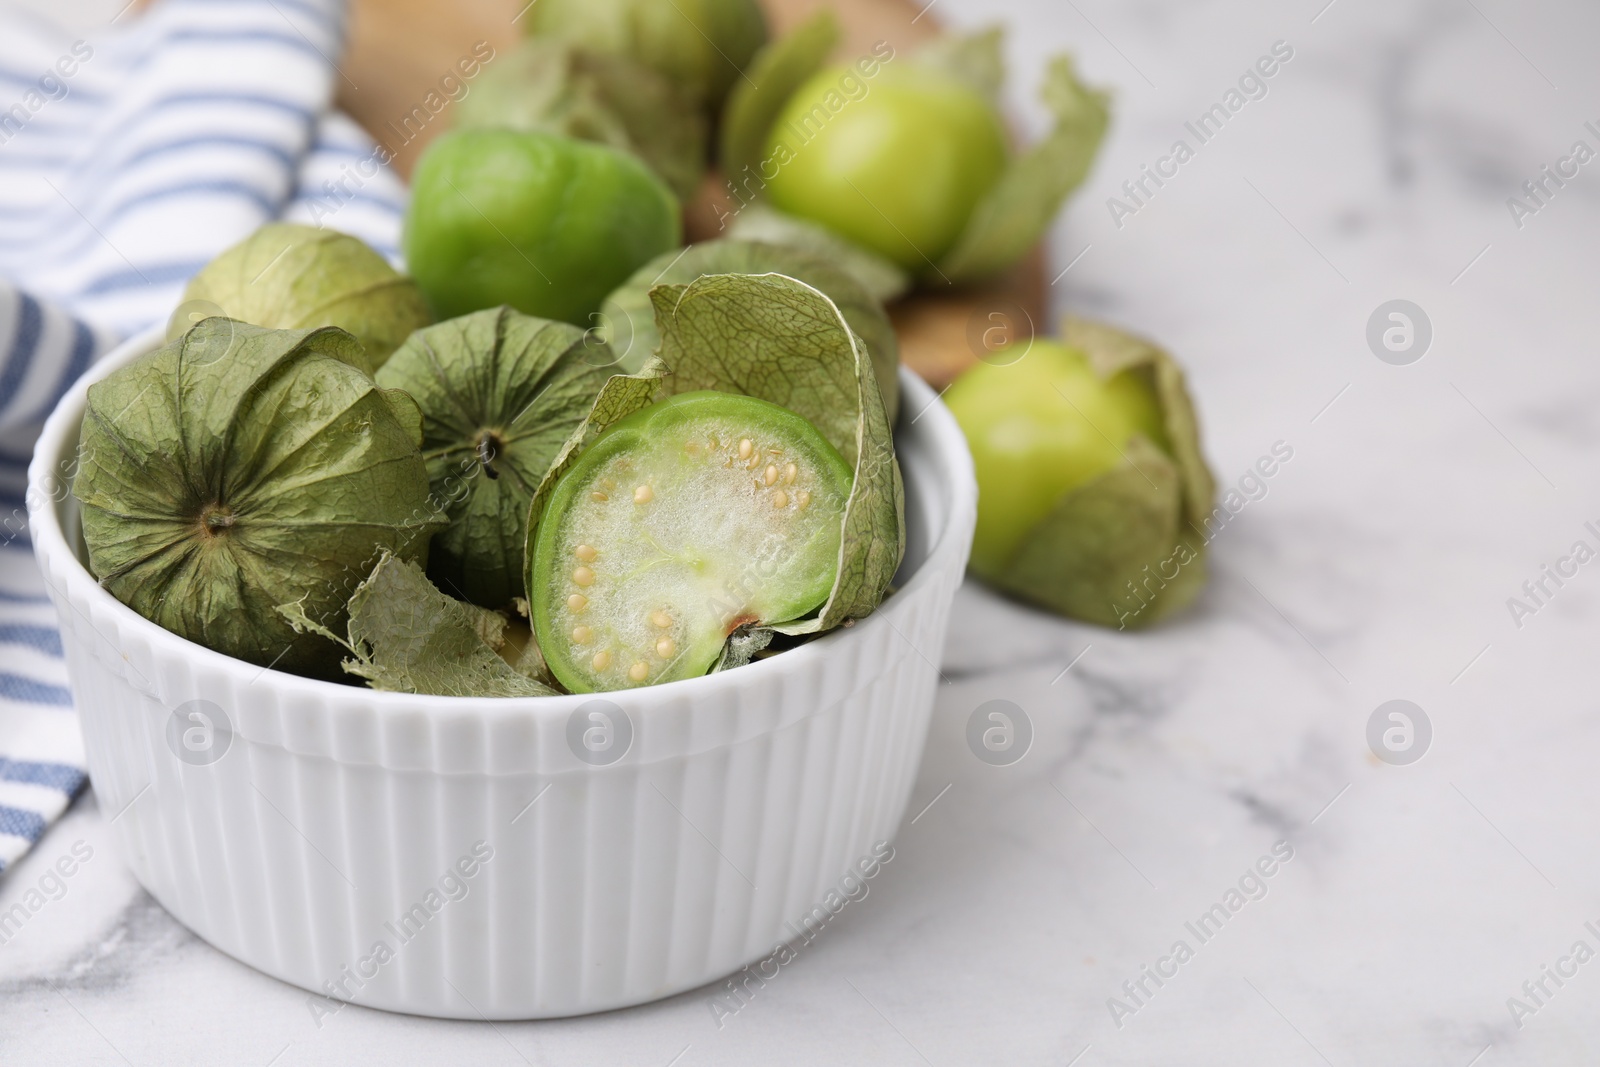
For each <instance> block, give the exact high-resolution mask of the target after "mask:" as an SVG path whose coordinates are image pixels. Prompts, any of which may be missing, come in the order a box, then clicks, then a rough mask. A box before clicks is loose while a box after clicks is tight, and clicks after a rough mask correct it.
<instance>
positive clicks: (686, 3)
mask: <svg viewBox="0 0 1600 1067" xmlns="http://www.w3.org/2000/svg"><path fill="white" fill-rule="evenodd" d="M528 32H529V33H533V34H539V35H542V36H550V37H558V38H561V39H562V40H566V41H571V42H572V43H574V44H577V45H580V46H582V47H584V48H587V49H590V50H591V51H595V52H602V53H611V54H613V55H622V56H627V57H628V58H630V59H634V60H637V61H638V62H640V63H643V64H644V65H645V66H647V67H651V68H653V69H654V70H656V71H658V72H660V73H661V74H664V75H666V76H667V77H668V78H671V79H672V80H673V81H675V82H677V83H678V84H679V85H681V86H682V87H683V88H684V89H686V90H687V91H688V92H689V93H690V94H691V95H692V96H693V97H694V98H695V99H696V100H699V101H701V102H703V103H704V105H705V106H706V107H707V108H708V109H711V110H715V109H716V108H717V107H719V106H720V105H721V103H722V98H723V97H724V96H726V95H727V92H728V88H729V87H730V86H731V85H732V84H733V83H734V82H735V81H736V80H737V79H738V78H739V75H740V72H741V71H742V70H743V69H744V68H745V67H746V66H747V65H748V64H749V62H750V58H751V57H752V56H754V55H755V53H756V50H757V49H759V48H760V47H761V46H762V45H763V44H765V43H766V41H767V21H766V18H765V17H764V16H763V15H762V13H761V6H760V5H759V4H757V3H756V0H539V2H538V3H536V4H534V5H533V6H532V8H531V9H530V10H529V12H528Z"/></svg>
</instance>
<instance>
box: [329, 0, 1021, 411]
mask: <svg viewBox="0 0 1600 1067" xmlns="http://www.w3.org/2000/svg"><path fill="white" fill-rule="evenodd" d="M535 2H537V0H535ZM762 3H763V6H764V7H765V8H766V11H767V17H768V19H769V21H770V24H771V27H772V32H773V34H774V35H775V36H776V35H780V34H782V33H785V32H787V31H788V30H789V29H791V28H792V27H794V26H796V25H798V24H799V23H800V22H802V21H804V20H805V19H806V18H808V17H809V16H810V15H812V14H813V13H814V12H816V11H817V10H819V9H821V8H824V7H831V8H833V10H834V11H835V13H836V14H837V15H838V18H839V22H840V25H841V27H842V29H843V31H844V33H843V40H842V42H841V45H840V49H839V51H840V53H841V55H842V56H847V57H848V56H855V55H860V54H862V53H864V52H867V51H870V50H871V48H872V45H873V44H874V43H875V42H877V41H888V42H889V43H890V44H891V45H893V46H894V47H895V49H896V51H901V50H905V49H912V48H915V47H916V46H917V45H918V44H921V43H922V42H924V41H926V40H928V39H929V38H930V37H932V36H933V35H934V34H935V33H937V32H938V30H939V27H938V25H937V24H936V23H935V21H934V16H933V15H932V14H929V13H927V12H926V11H925V10H923V9H922V7H921V6H920V5H919V4H916V3H912V2H911V0H762ZM531 6H532V5H531V4H528V3H527V2H526V0H455V2H453V3H440V2H439V0H353V2H352V4H351V17H350V41H349V45H348V47H347V49H346V51H345V55H344V58H343V60H342V61H341V63H340V65H339V66H340V93H339V104H340V106H341V107H343V108H344V109H345V110H346V111H348V112H349V113H350V114H351V115H353V116H354V117H355V119H356V120H357V121H358V122H360V123H361V124H362V125H363V126H365V127H366V128H367V130H368V131H369V132H370V133H371V134H372V135H373V136H374V137H376V138H377V139H378V140H380V141H381V142H383V143H384V144H386V145H388V146H389V148H390V149H391V150H392V151H394V153H395V167H396V168H397V169H398V170H399V172H400V173H401V174H402V175H404V176H409V175H410V173H411V168H412V166H413V165H414V164H415V163H416V160H417V157H418V155H420V154H421V152H422V150H423V149H424V148H426V147H427V145H428V143H429V142H430V141H432V140H433V139H434V138H435V137H437V136H438V135H439V134H441V133H443V132H444V131H445V130H447V129H449V126H450V107H449V104H448V102H447V101H448V99H449V95H450V94H449V92H448V91H447V90H448V89H449V88H450V87H451V83H449V82H445V84H444V85H443V86H441V82H442V81H444V80H445V79H448V78H450V77H452V76H459V72H458V70H457V64H458V63H459V62H460V61H462V60H463V59H468V58H470V57H471V56H472V55H473V51H474V48H475V47H477V48H479V50H480V51H479V53H478V54H479V55H482V54H484V53H483V51H482V45H484V44H487V45H488V46H489V47H490V48H493V49H494V50H495V52H496V53H502V52H505V51H506V50H508V49H510V48H512V47H514V46H515V45H516V43H517V41H518V40H520V39H521V37H522V31H523V29H524V22H523V16H524V15H525V14H526V12H527V10H528V8H530V7H531ZM491 62H492V60H491ZM468 91H469V92H470V85H469V87H468ZM456 92H457V93H459V92H460V89H459V88H457V89H456ZM430 94H433V95H432V97H431V100H430ZM430 103H431V104H432V105H433V106H434V107H438V108H439V110H438V113H437V114H433V113H432V112H431V111H430V110H429V108H428V105H429V104H430ZM441 104H442V105H443V106H442V107H441V106H440V105H441ZM419 108H420V109H421V110H420V111H419V110H418V109H419ZM419 115H420V116H426V117H427V120H426V121H425V122H419V121H418V117H419ZM720 184H721V183H720V181H719V180H717V179H716V178H714V177H713V178H709V179H708V180H707V182H706V186H705V192H704V195H703V196H702V197H701V199H700V200H699V201H698V202H697V203H696V204H693V205H690V207H689V209H688V210H687V211H686V212H685V223H686V229H687V231H688V235H689V237H690V238H691V239H697V240H699V239H705V238H708V237H712V236H715V226H714V223H712V222H711V221H710V220H714V219H715V218H716V212H715V210H714V208H713V206H712V205H713V204H714V203H715V198H716V196H717V189H718V188H719V186H720ZM1044 290H1045V285H1044V258H1043V254H1042V251H1041V250H1037V249H1036V250H1035V251H1034V253H1033V254H1032V255H1031V256H1029V257H1028V259H1027V260H1025V261H1024V263H1023V264H1022V265H1021V266H1020V267H1018V268H1017V269H1016V270H1013V271H1012V272H1010V273H1009V274H1008V275H1006V276H1004V277H1002V278H999V279H997V280H996V281H994V282H992V283H990V284H988V285H986V286H984V287H982V288H979V289H967V290H960V291H948V292H943V293H936V292H921V293H917V294H914V295H913V296H911V297H908V298H906V299H904V300H901V301H899V302H897V303H896V304H895V306H894V307H892V308H890V313H891V315H892V316H893V317H894V322H895V328H896V330H897V332H898V333H899V335H900V347H901V355H902V358H903V359H904V360H905V362H906V363H907V364H908V365H909V366H910V367H911V368H912V369H913V370H915V371H916V372H917V373H918V374H920V375H921V376H922V377H923V379H924V380H926V381H928V382H929V383H930V384H932V385H933V386H934V387H936V388H942V387H944V386H945V385H947V384H949V383H950V381H951V380H953V379H954V378H955V376H956V375H957V374H959V373H961V371H963V370H965V369H966V368H967V367H969V366H971V365H972V364H973V363H974V362H976V361H977V359H978V357H979V356H981V355H983V354H984V353H985V352H987V351H992V350H993V349H994V348H995V347H997V346H998V345H999V344H1002V343H1005V342H1008V341H1012V340H1016V339H1017V338H1019V337H1026V336H1030V335H1031V333H1032V331H1033V330H1036V329H1037V330H1039V331H1044V330H1045V329H1046V328H1047V323H1046V321H1045V305H1046V301H1045V294H1044Z"/></svg>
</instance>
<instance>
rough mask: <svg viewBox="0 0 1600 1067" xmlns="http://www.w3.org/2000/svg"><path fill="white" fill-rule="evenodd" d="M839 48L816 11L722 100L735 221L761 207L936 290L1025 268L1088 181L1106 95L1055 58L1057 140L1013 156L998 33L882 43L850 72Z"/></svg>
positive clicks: (1052, 97) (1051, 76)
mask: <svg viewBox="0 0 1600 1067" xmlns="http://www.w3.org/2000/svg"><path fill="white" fill-rule="evenodd" d="M838 38H839V33H838V29H837V24H836V21H835V20H834V18H833V16H832V15H831V14H830V13H828V12H822V13H819V14H818V15H816V16H815V17H813V18H812V19H811V20H810V21H808V22H806V23H804V24H803V25H801V26H800V27H798V28H797V29H795V30H794V31H793V32H791V33H790V34H788V35H786V36H785V37H783V38H781V39H780V40H778V41H775V42H773V43H772V44H771V45H769V46H767V47H766V48H764V49H763V50H762V51H761V53H760V54H759V55H757V57H756V58H755V60H754V61H753V63H752V64H751V69H750V73H749V76H748V79H747V80H746V79H742V80H741V81H740V82H739V83H738V84H737V85H735V87H734V89H733V91H732V93H731V94H730V95H729V98H728V104H727V107H726V108H725V109H724V112H723V116H722V124H721V130H720V145H719V161H720V164H721V168H722V171H723V173H724V174H725V175H727V176H728V179H729V184H730V190H729V191H730V192H731V193H732V194H733V195H735V196H736V197H737V199H738V200H739V201H740V213H742V212H743V211H744V210H746V208H747V207H748V206H750V204H749V202H751V201H758V200H764V201H766V202H767V203H769V204H770V205H771V206H772V207H773V208H776V209H777V210H778V211H780V212H782V213H784V214H786V215H788V216H790V217H794V218H798V219H800V220H804V221H807V222H810V223H815V224H820V225H821V226H823V227H826V228H827V229H828V230H829V231H831V232H832V233H834V234H835V235H837V236H838V237H839V238H841V239H843V240H845V241H848V242H849V243H851V244H852V245H853V246H855V247H856V248H858V249H860V250H861V252H863V253H868V254H870V255H872V256H873V257H875V258H877V259H879V260H886V261H888V263H889V264H892V265H894V266H897V267H898V268H899V269H901V270H903V271H904V272H906V273H907V274H909V275H911V276H913V277H914V278H916V279H918V280H920V281H921V282H922V283H924V284H930V285H960V284H964V283H968V282H972V281H976V280H979V279H982V278H986V277H989V276H992V275H994V274H996V273H998V272H1000V271H1003V270H1005V269H1006V268H1008V267H1010V266H1011V265H1012V264H1014V263H1016V262H1017V261H1018V260H1019V259H1021V258H1022V257H1023V256H1024V255H1026V254H1027V252H1028V250H1029V249H1031V248H1032V247H1033V246H1034V245H1035V244H1037V243H1038V241H1039V240H1040V238H1042V237H1043V236H1044V234H1045V232H1046V230H1048V229H1049V226H1050V223H1051V221H1052V220H1053V219H1054V218H1055V215H1056V213H1057V211H1058V210H1059V209H1060V207H1061V205H1062V203H1063V202H1064V201H1065V200H1066V198H1067V196H1068V195H1069V194H1070V193H1071V192H1072V191H1073V190H1074V189H1075V188H1077V186H1078V185H1079V184H1080V183H1081V182H1082V181H1083V179H1084V177H1085V175H1087V173H1088V171H1089V167H1090V165H1091V164H1092V162H1093V160H1094V156H1095V153H1096V151H1097V150H1098V148H1099V145H1100V141H1101V138H1102V137H1103V136H1104V134H1105V130H1106V125H1107V121H1108V117H1109V105H1108V98H1107V96H1106V94H1105V93H1103V92H1100V91H1098V90H1095V89H1092V88H1089V87H1088V86H1085V85H1084V84H1083V83H1082V82H1080V81H1079V80H1078V77H1077V74H1076V72H1075V70H1074V67H1073V63H1072V60H1071V59H1070V58H1069V57H1067V56H1056V57H1054V58H1053V59H1051V60H1050V62H1049V64H1048V66H1047V68H1046V75H1045V81H1044V85H1043V88H1042V90H1041V93H1040V95H1041V97H1042V99H1043V102H1044V104H1045V107H1046V109H1047V111H1048V113H1049V114H1050V116H1051V118H1052V120H1053V122H1052V125H1051V128H1050V129H1049V130H1048V132H1047V133H1046V134H1045V136H1044V137H1043V138H1042V139H1040V140H1039V141H1037V142H1035V143H1034V144H1032V145H1030V146H1028V147H1027V148H1026V149H1024V150H1022V151H1020V152H1012V151H1011V149H1010V147H1009V145H1008V138H1007V136H1006V129H1005V124H1004V122H1003V120H1002V118H1001V112H1000V97H1001V90H1002V88H1003V83H1004V78H1005V65H1004V61H1003V58H1002V55H1001V34H1000V31H999V30H998V29H991V30H987V31H983V32H979V33H975V34H970V35H964V36H946V37H940V38H937V39H936V40H934V41H932V42H930V43H929V44H927V45H926V46H924V47H922V48H921V49H919V50H917V51H915V52H907V53H900V52H897V51H896V50H895V49H894V48H892V47H889V46H887V45H885V44H882V43H881V42H880V44H879V45H878V46H877V47H874V48H873V49H872V51H871V52H870V53H865V54H862V55H860V56H858V57H851V62H849V63H846V64H843V65H840V64H837V63H834V62H833V59H832V57H833V56H834V55H835V52H836V45H837V42H838ZM802 232H803V231H802ZM873 273H874V274H878V273H881V272H880V271H879V270H878V269H877V268H876V267H875V268H874V269H873Z"/></svg>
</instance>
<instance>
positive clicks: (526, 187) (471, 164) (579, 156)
mask: <svg viewBox="0 0 1600 1067" xmlns="http://www.w3.org/2000/svg"><path fill="white" fill-rule="evenodd" d="M411 183H412V192H411V205H410V207H409V209H408V210H407V212H406V222H405V239H404V240H405V253H406V262H407V263H408V264H409V265H410V266H411V270H412V274H413V277H415V278H416V281H417V284H418V285H419V286H421V288H422V291H423V293H424V294H426V296H427V298H428V302H429V304H431V305H432V307H433V310H434V312H435V313H436V314H437V315H438V316H439V317H440V318H441V319H446V318H454V317H455V316H458V315H465V314H467V313H469V312H472V311H479V310H481V309H483V308H488V307H495V306H497V305H500V304H508V305H510V306H511V307H514V308H516V309H517V310H518V311H521V312H524V313H526V314H529V315H536V316H539V317H540V318H547V319H559V320H561V321H564V322H570V323H573V324H575V325H578V326H585V327H587V326H590V325H592V322H591V316H592V315H593V314H594V313H595V312H596V311H598V310H599V308H600V302H601V301H602V300H603V299H604V298H605V296H606V294H607V293H609V292H611V290H613V289H615V288H616V287H617V286H618V285H620V284H622V282H623V281H625V280H626V279H627V278H628V276H629V275H631V274H632V273H633V272H634V271H635V270H637V269H638V268H639V267H640V266H642V265H644V264H645V263H647V262H649V261H650V260H651V259H653V258H654V257H656V256H658V255H660V254H661V253H662V252H665V251H666V250H668V249H670V248H673V247H675V246H677V245H678V244H679V243H680V242H681V240H682V222H681V219H680V215H679V208H678V202H677V199H676V198H675V197H674V196H673V195H672V191H671V190H670V189H668V188H667V187H666V186H665V185H664V184H662V182H661V180H660V179H659V178H657V177H656V176H655V175H654V174H652V173H651V172H650V171H649V169H647V168H646V167H645V166H644V164H642V163H640V162H639V161H638V160H637V159H635V158H634V157H633V156H631V155H629V154H627V153H624V152H619V151H617V150H615V149H612V148H607V147H605V146H603V145H598V144H591V143H588V142H585V141H577V140H573V139H571V138H568V137H563V136H560V135H557V134H550V133H541V132H533V131H527V132H522V131H515V130H508V129H470V130H457V131H454V132H451V133H447V134H445V135H444V136H443V137H441V138H439V139H438V140H437V141H435V142H434V143H433V144H432V145H430V146H429V148H428V150H427V151H426V152H425V153H423V156H422V158H421V159H420V160H419V161H418V162H417V167H416V170H415V172H414V173H413V174H412V179H411Z"/></svg>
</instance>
